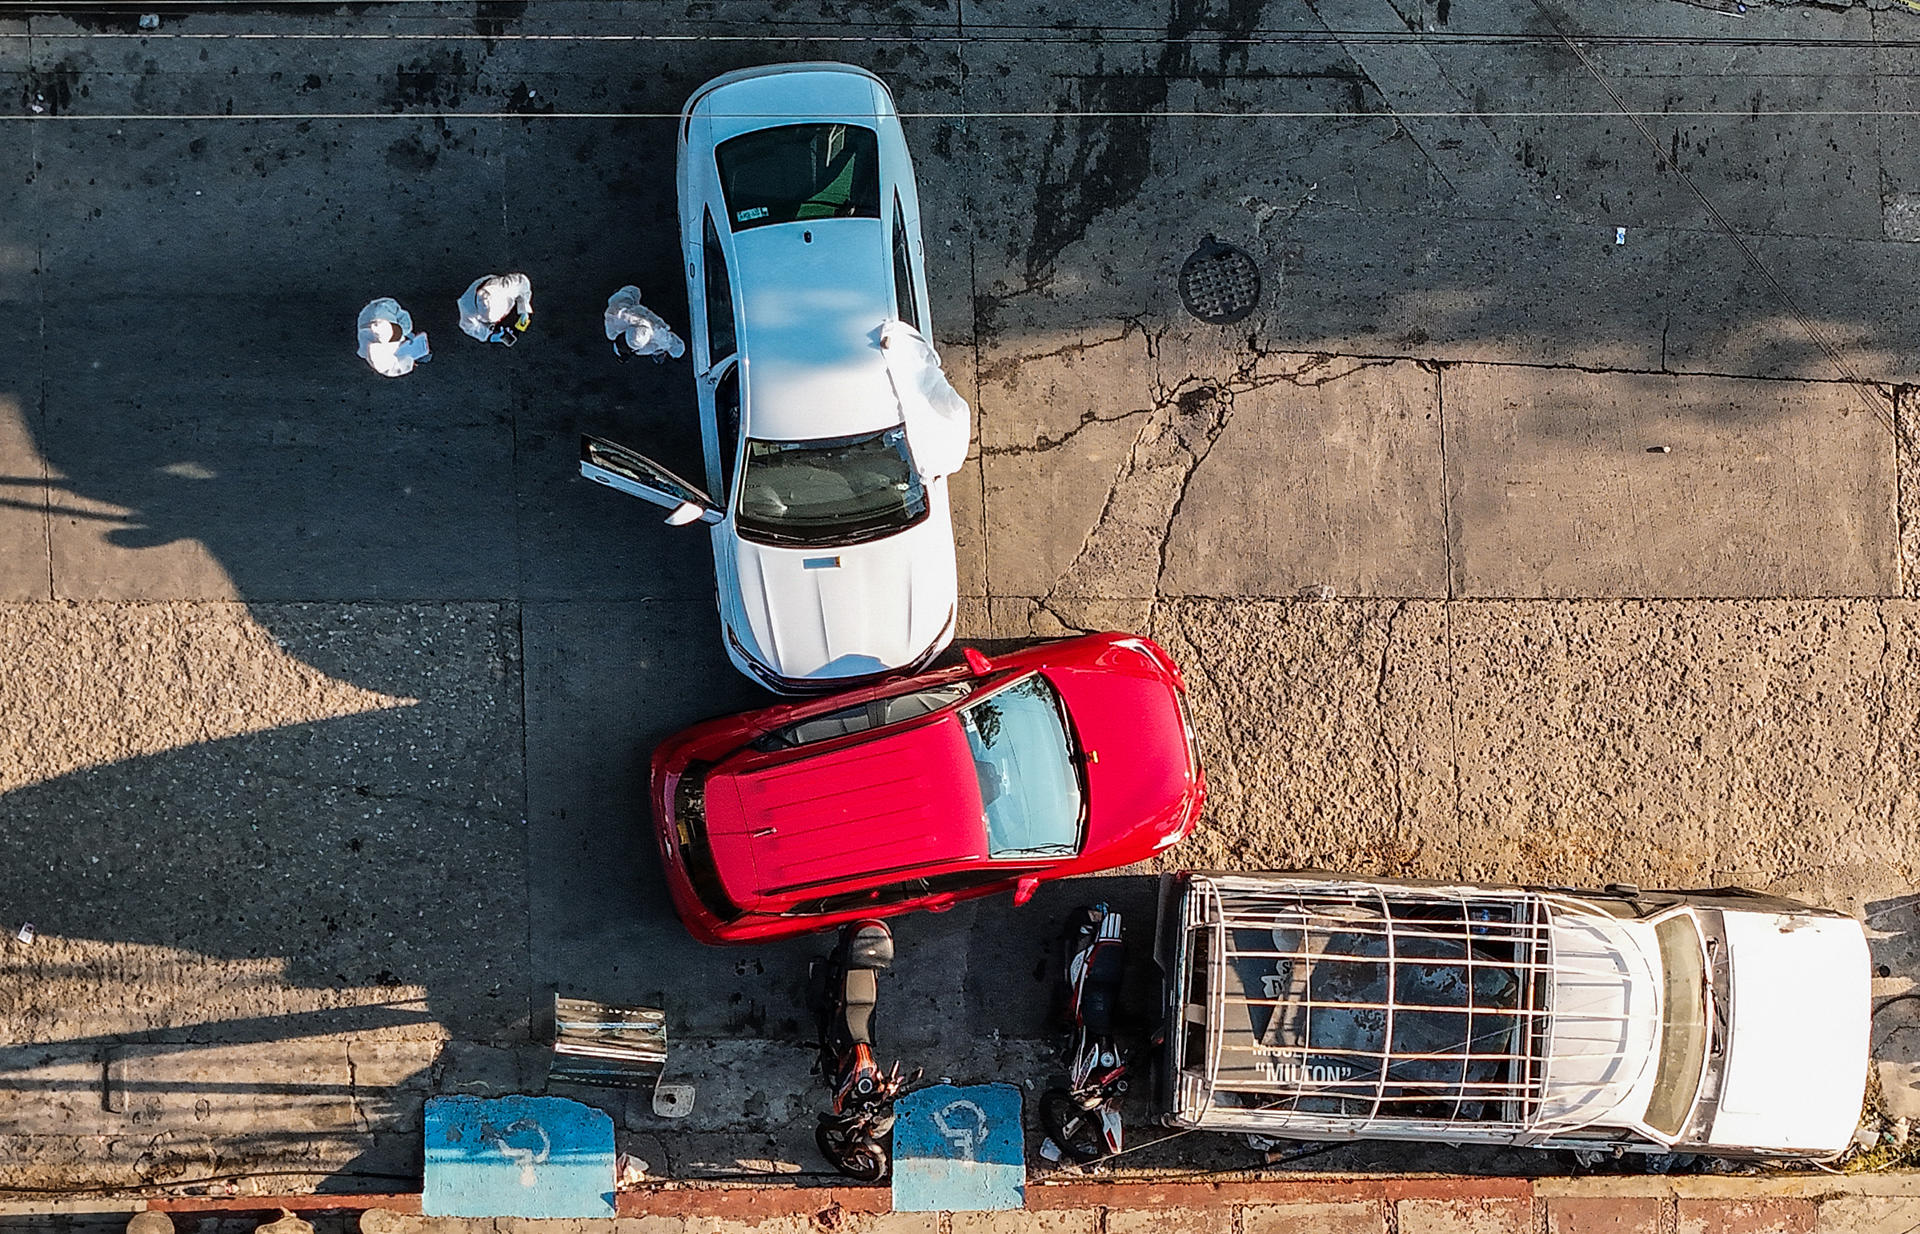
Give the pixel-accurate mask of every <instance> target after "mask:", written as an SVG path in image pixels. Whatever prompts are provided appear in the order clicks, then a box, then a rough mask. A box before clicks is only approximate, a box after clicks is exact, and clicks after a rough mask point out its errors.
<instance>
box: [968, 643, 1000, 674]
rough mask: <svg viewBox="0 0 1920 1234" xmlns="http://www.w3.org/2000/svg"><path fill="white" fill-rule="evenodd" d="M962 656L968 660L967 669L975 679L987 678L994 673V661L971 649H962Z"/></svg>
mask: <svg viewBox="0 0 1920 1234" xmlns="http://www.w3.org/2000/svg"><path fill="white" fill-rule="evenodd" d="M960 654H961V655H962V656H964V657H965V658H966V661H967V668H968V670H969V671H970V672H972V673H973V675H974V676H975V677H985V676H986V675H987V674H988V673H991V672H992V671H993V661H991V660H989V659H987V658H986V657H985V656H983V655H981V654H980V653H979V652H977V651H975V650H974V649H973V648H971V647H962V648H961V649H960Z"/></svg>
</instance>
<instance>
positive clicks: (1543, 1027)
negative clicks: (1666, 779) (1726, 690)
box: [1155, 873, 1870, 1158]
mask: <svg viewBox="0 0 1920 1234" xmlns="http://www.w3.org/2000/svg"><path fill="white" fill-rule="evenodd" d="M1155 957H1156V959H1157V960H1158V961H1159V963H1160V966H1161V969H1162V975H1163V978H1164V984H1163V989H1164V990H1165V992H1166V994H1165V997H1166V1006H1165V1014H1166V1016H1167V1023H1166V1030H1167V1031H1166V1045H1165V1051H1166V1054H1165V1057H1164V1059H1163V1060H1162V1063H1163V1065H1162V1066H1161V1067H1160V1069H1159V1076H1160V1079H1159V1085H1158V1093H1157V1103H1158V1105H1159V1107H1160V1108H1159V1111H1158V1113H1159V1115H1160V1117H1161V1119H1162V1121H1164V1122H1166V1123H1168V1124H1170V1125H1174V1126H1180V1127H1192V1128H1201V1129H1211V1130H1219V1131H1231V1132H1253V1133H1258V1134H1261V1135H1270V1136H1282V1137H1289V1138H1295V1139H1311V1140H1338V1139H1398V1140H1434V1141H1443V1142H1446V1143H1453V1144H1459V1143H1479V1144H1506V1145H1515V1146H1535V1147H1544V1148H1573V1149H1620V1150H1627V1151H1639V1152H1697V1153H1713V1154H1723V1155H1728V1156H1746V1157H1803V1158H1804V1157H1815V1158H1818V1157H1830V1156H1834V1155H1837V1154H1838V1153H1840V1152H1842V1151H1844V1150H1845V1149H1846V1147H1847V1146H1848V1144H1849V1143H1850V1141H1851V1140H1852V1137H1853V1132H1854V1128H1855V1126H1856V1125H1857V1123H1858V1121H1859V1117H1860V1108H1861V1099H1862V1095H1863V1092H1864V1089H1865V1085H1866V1076H1867V1051H1868V1020H1869V1017H1870V1006H1869V997H1870V996H1869V988H1868V983H1869V972H1868V959H1867V945H1866V938H1865V935H1864V933H1863V931H1862V930H1861V927H1860V924H1859V923H1858V922H1857V921H1855V920H1853V919H1852V918H1851V917H1847V916H1843V915H1841V914H1839V913H1834V912H1828V911H1825V910H1822V909H1816V908H1809V907H1807V906H1805V905H1802V904H1796V903H1793V902H1792V901H1788V900H1781V899H1776V898H1773V897H1770V896H1763V895H1758V894H1755V893H1752V892H1746V891H1741V890H1719V891H1701V892H1651V891H1650V892H1643V891H1640V890H1639V889H1637V888H1633V887H1624V886H1616V887H1611V888H1609V889H1608V890H1606V891H1603V892H1573V891H1563V890H1549V889H1541V888H1519V887H1471V886H1451V885H1444V884H1432V883H1413V882H1397V881H1394V882H1390V881H1366V880H1358V879H1352V878H1342V877H1338V876H1328V875H1321V874H1280V873H1269V874H1206V873H1184V874H1178V875H1170V876H1168V877H1167V879H1165V880H1164V881H1163V885H1162V889H1161V902H1160V922H1159V928H1158V932H1157V938H1156V947H1155Z"/></svg>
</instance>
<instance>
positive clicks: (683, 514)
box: [667, 501, 721, 527]
mask: <svg viewBox="0 0 1920 1234" xmlns="http://www.w3.org/2000/svg"><path fill="white" fill-rule="evenodd" d="M720 518H721V515H720V511H718V510H715V509H714V508H713V507H711V506H703V505H701V504H700V503H699V502H697V501H683V502H681V503H680V504H679V505H677V506H675V507H674V508H673V512H672V513H670V514H668V515H667V526H669V527H685V526H686V525H687V524H688V523H717V522H719V521H720Z"/></svg>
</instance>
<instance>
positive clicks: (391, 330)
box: [359, 296, 431, 377]
mask: <svg viewBox="0 0 1920 1234" xmlns="http://www.w3.org/2000/svg"><path fill="white" fill-rule="evenodd" d="M359 332H360V347H359V355H360V358H361V359H362V360H365V361H366V362H367V363H368V364H370V365H372V366H373V371H374V372H376V373H378V374H380V375H381V376H382V377H405V376H406V375H407V374H408V373H411V372H412V371H413V366H414V365H415V364H417V363H419V362H420V361H422V360H425V359H428V358H430V355H431V353H430V352H428V350H427V336H426V333H425V332H424V331H423V332H421V333H419V334H415V333H414V332H413V315H412V314H411V313H409V312H407V310H405V309H403V308H401V307H400V305H399V303H398V302H397V301H395V300H393V299H392V298H391V297H388V296H382V297H380V298H379V299H378V300H375V301H373V302H372V303H371V304H369V305H367V307H365V308H363V309H361V310H360V322H359ZM396 334H397V335H398V337H397V338H396V337H395V335H396Z"/></svg>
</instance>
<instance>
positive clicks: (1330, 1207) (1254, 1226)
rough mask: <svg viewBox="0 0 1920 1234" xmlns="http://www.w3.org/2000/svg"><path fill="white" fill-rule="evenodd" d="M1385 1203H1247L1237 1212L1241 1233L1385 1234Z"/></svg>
mask: <svg viewBox="0 0 1920 1234" xmlns="http://www.w3.org/2000/svg"><path fill="white" fill-rule="evenodd" d="M1389 1220H1390V1218H1389V1216H1388V1209H1387V1206H1386V1205H1385V1204H1382V1203H1380V1202H1378V1201H1375V1200H1347V1201H1336V1202H1333V1203H1325V1204H1308V1203H1300V1204H1249V1205H1247V1206H1246V1207H1245V1208H1243V1209H1241V1210H1240V1229H1241V1234H1295V1232H1296V1231H1306V1230H1311V1231H1313V1232H1314V1234H1323V1232H1324V1234H1387V1232H1388V1231H1389V1230H1391V1229H1392V1227H1391V1226H1390V1225H1389V1224H1388V1223H1389Z"/></svg>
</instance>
